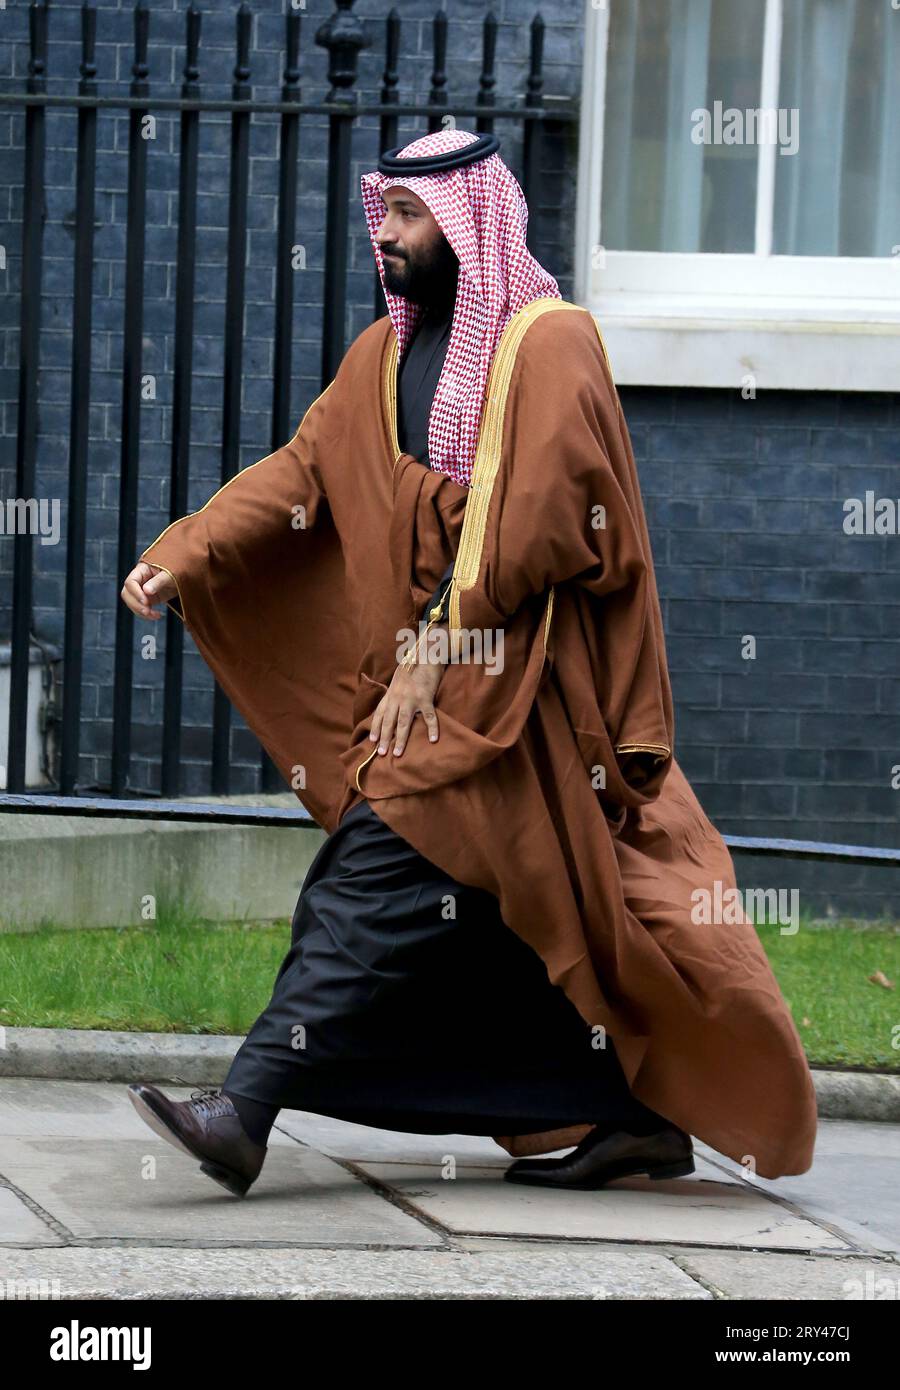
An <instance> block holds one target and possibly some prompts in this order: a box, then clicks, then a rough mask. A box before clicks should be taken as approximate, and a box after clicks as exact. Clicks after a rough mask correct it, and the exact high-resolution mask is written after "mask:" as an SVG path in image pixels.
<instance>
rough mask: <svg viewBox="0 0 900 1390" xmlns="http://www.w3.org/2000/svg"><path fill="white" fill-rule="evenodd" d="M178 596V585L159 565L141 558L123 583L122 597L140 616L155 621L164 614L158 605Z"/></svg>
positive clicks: (133, 611)
mask: <svg viewBox="0 0 900 1390" xmlns="http://www.w3.org/2000/svg"><path fill="white" fill-rule="evenodd" d="M177 596H178V585H177V584H176V583H175V580H174V579H173V578H172V576H171V574H169V573H167V571H166V570H164V569H160V567H159V565H151V564H148V562H147V561H146V560H139V561H138V563H137V564H136V565H135V567H134V569H133V570H132V571H131V573H130V574H129V575H128V577H127V579H126V580H125V583H124V584H123V585H122V592H121V594H120V597H121V599H122V600H123V602H124V603H125V604H127V606H128V607H129V608H130V609H131V611H132V613H136V614H137V615H138V617H139V618H149V619H150V620H151V621H155V619H157V618H161V617H162V616H163V613H162V609H161V608H157V607H156V605H160V604H163V603H168V602H169V600H170V599H173V598H176V597H177Z"/></svg>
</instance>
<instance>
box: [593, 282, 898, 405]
mask: <svg viewBox="0 0 900 1390" xmlns="http://www.w3.org/2000/svg"><path fill="white" fill-rule="evenodd" d="M680 300H681V302H680V303H679V302H675V301H672V300H670V301H667V302H661V301H660V299H659V297H657V296H643V295H635V294H627V295H608V296H604V297H601V298H599V299H596V300H594V301H593V302H590V301H588V302H587V304H586V307H587V308H589V309H590V310H591V312H592V313H593V315H594V317H595V318H596V320H597V323H598V324H599V326H600V331H601V333H602V335H603V341H604V342H605V344H606V348H607V351H608V353H609V357H610V362H611V364H612V369H613V374H614V376H615V379H616V382H617V384H618V385H620V386H707V387H708V386H717V387H722V388H726V389H731V390H740V389H741V388H742V387H744V386H745V385H747V384H748V378H752V384H753V385H754V386H755V388H756V390H758V391H783V390H793V391H891V392H893V391H896V390H897V389H898V385H900V322H898V321H897V320H896V318H893V319H890V318H887V317H885V316H884V305H883V304H882V305H878V306H874V305H873V306H872V316H871V317H854V316H853V314H852V312H848V308H847V306H846V304H844V305H842V306H841V307H840V308H839V309H836V312H835V313H834V314H829V312H828V309H827V308H826V307H825V306H822V305H819V306H817V307H816V308H815V309H814V310H812V309H811V310H809V311H805V310H804V308H803V307H802V306H800V305H794V306H791V305H785V304H784V303H783V302H782V303H781V304H772V306H771V308H767V309H766V310H765V311H764V312H762V313H761V312H760V310H761V304H760V301H759V299H757V300H756V302H755V303H754V304H753V305H752V306H751V305H749V304H747V303H743V304H742V303H741V302H740V301H739V300H737V299H735V300H733V301H731V302H727V301H724V302H719V303H710V302H708V301H704V302H703V303H702V304H701V303H697V302H695V303H694V304H693V305H691V303H690V296H683V297H680ZM857 311H858V310H857Z"/></svg>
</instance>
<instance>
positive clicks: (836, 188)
mask: <svg viewBox="0 0 900 1390" xmlns="http://www.w3.org/2000/svg"><path fill="white" fill-rule="evenodd" d="M784 9H785V13H784V29H783V37H782V49H781V76H780V86H779V99H778V101H779V106H781V107H796V108H797V109H798V111H799V137H800V138H799V144H798V149H797V153H796V154H793V155H781V154H779V157H778V158H777V160H776V169H775V230H774V242H773V250H774V251H776V252H780V253H782V254H784V255H797V256H889V255H890V254H891V248H892V246H895V245H897V244H898V243H900V9H898V10H895V9H893V8H892V6H891V4H890V3H889V0H883V3H878V2H877V0H791V2H790V4H786V5H785V7H784Z"/></svg>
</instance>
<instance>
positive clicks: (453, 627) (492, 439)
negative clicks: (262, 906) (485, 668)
mask: <svg viewBox="0 0 900 1390" xmlns="http://www.w3.org/2000/svg"><path fill="white" fill-rule="evenodd" d="M553 309H578V310H581V312H583V313H590V310H588V309H585V308H584V307H583V306H582V305H580V304H572V303H571V302H570V301H569V300H567V299H557V298H555V297H554V296H545V297H542V298H541V299H534V300H532V301H531V303H530V304H526V305H525V306H524V307H523V308H521V309H520V310H519V311H518V313H516V314H514V315H513V317H512V318H511V319H510V321H509V323H508V324H507V325H506V327H505V328H504V330H503V333H502V334H501V336H500V341H499V343H498V344H497V350H496V352H495V353H494V356H493V359H492V361H491V368H490V371H489V373H488V379H487V386H486V389H485V395H484V406H483V410H482V417H481V428H480V430H479V433H478V444H477V447H476V451H475V461H474V463H473V465H472V478H471V482H470V484H469V493H470V498H469V501H468V502H467V503H466V510H465V515H464V517H463V525H462V532H461V534H460V539H459V548H458V550H457V553H456V561H455V563H454V566H453V575H452V577H451V580H450V583H449V585H448V586H447V588H446V589H445V591H444V594H443V596H442V598H441V601H440V603H439V604H438V605H437V607H435V608H433V609H431V612H430V614H429V617H430V619H431V621H430V622H429V623H428V624H427V626H426V629H425V632H423V634H422V637H421V638H420V640H419V642H417V643H416V646H415V648H414V649H413V651H412V653H410V654H408V657H407V659H406V661H405V662H404V663H403V664H406V665H411V664H412V662H413V661H415V660H416V657H417V655H418V652H419V649H420V646H421V643H422V642H423V641H424V640H425V639H426V637H427V633H428V629H429V628H430V627H431V626H432V624H433V623H435V622H437V621H438V619H439V618H440V616H441V613H442V610H443V609H444V606H445V604H446V603H447V601H448V599H449V613H448V618H449V628H450V631H451V632H453V631H459V629H460V628H461V626H462V619H461V614H460V601H459V596H460V593H461V592H463V591H465V590H466V589H471V588H473V587H474V585H475V584H476V582H477V580H478V574H479V571H480V569H481V557H482V553H483V551H484V538H485V534H486V531H487V517H488V507H489V505H490V501H491V496H492V494H493V489H494V483H495V482H496V479H497V474H498V472H499V470H500V459H501V453H502V448H503V427H504V422H505V416H506V401H507V396H508V394H509V385H510V381H511V380H512V373H513V368H514V366H515V361H516V354H517V352H518V350H519V345H520V343H521V341H522V339H523V337H524V336H525V332H526V330H527V329H528V327H529V326H530V325H531V324H532V323H533V322H534V321H535V319H538V318H540V317H541V315H542V314H545V313H547V312H548V311H551V310H553ZM591 322H592V323H593V325H594V327H595V329H596V330H597V337H598V339H599V341H600V347H601V349H602V352H603V357H604V360H605V362H606V366H607V370H608V371H609V375H610V380H611V381H612V382H613V385H615V378H614V376H613V370H612V363H611V362H610V360H609V353H608V352H607V350H606V344H605V342H604V341H603V334H602V333H601V331H600V325H599V323H598V322H597V320H596V318H595V317H594V315H593V314H591ZM398 348H399V345H398V341H397V336H396V334H394V335H393V339H392V342H391V344H390V348H389V350H388V354H387V358H386V361H385V373H384V383H383V385H384V400H385V410H386V413H387V420H388V431H389V435H390V440H391V444H392V445H393V448H394V467H396V465H397V460H398V459H399V458H400V455H401V452H402V451H401V449H400V443H399V440H398V438H397V361H398V356H399V352H398ZM619 409H621V407H619ZM471 494H474V496H472V495H471ZM553 598H554V590H553V587H552V586H551V588H550V591H549V594H548V598H547V612H546V618H545V621H544V652H545V653H546V650H547V640H548V637H549V633H550V623H551V620H552V614H553ZM375 751H377V749H376V750H375ZM615 751H616V752H617V753H653V754H655V756H656V758H657V760H664V759H665V758H667V757H669V756H670V754H671V751H672V750H671V749H670V748H668V747H667V746H666V745H665V744H661V743H621V744H617V745H616V750H615ZM371 757H372V755H371V754H370V755H369V757H368V758H366V760H365V762H364V763H362V764H361V765H360V767H359V768H358V769H357V782H356V785H357V789H358V790H360V791H361V790H362V788H361V787H360V786H359V773H360V772H361V771H362V769H363V768H364V767H365V766H366V764H367V763H368V762H369V761H370V760H371Z"/></svg>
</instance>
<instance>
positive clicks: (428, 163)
mask: <svg viewBox="0 0 900 1390" xmlns="http://www.w3.org/2000/svg"><path fill="white" fill-rule="evenodd" d="M403 148H404V146H403V145H398V146H397V148H396V149H393V150H385V152H384V154H383V155H382V156H381V158H380V159H379V161H378V172H379V174H443V173H446V171H447V170H448V169H461V168H462V167H463V165H465V164H474V163H475V161H476V160H477V159H486V158H487V157H488V155H489V154H494V153H495V151H496V150H499V148H500V141H499V139H498V137H497V136H496V135H479V136H478V138H477V140H471V141H470V142H469V144H468V145H461V146H460V147H459V149H456V150H443V151H442V152H441V153H440V154H422V155H416V156H413V157H411V158H410V157H406V158H404V159H399V158H398V155H399V153H400V151H401V150H402V149H403Z"/></svg>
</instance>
